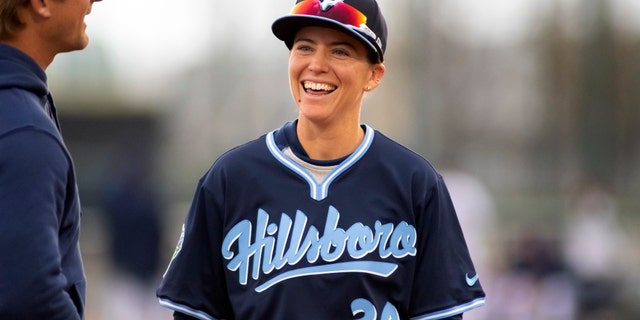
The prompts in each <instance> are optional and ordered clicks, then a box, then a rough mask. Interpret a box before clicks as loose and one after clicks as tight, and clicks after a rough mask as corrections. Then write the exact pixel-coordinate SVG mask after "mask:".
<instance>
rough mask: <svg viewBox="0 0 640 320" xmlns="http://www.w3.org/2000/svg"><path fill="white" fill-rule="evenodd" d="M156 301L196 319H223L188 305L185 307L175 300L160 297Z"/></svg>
mask: <svg viewBox="0 0 640 320" xmlns="http://www.w3.org/2000/svg"><path fill="white" fill-rule="evenodd" d="M158 301H159V302H160V305H161V306H163V307H165V308H168V309H171V310H173V311H177V312H180V313H184V314H186V315H189V316H192V317H194V318H196V319H200V320H223V319H217V318H214V317H212V316H210V315H208V314H207V313H206V312H203V311H200V310H195V309H192V308H189V307H187V306H185V305H182V304H179V303H175V302H173V301H171V300H167V299H162V298H160V299H158Z"/></svg>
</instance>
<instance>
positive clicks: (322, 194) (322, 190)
mask: <svg viewBox="0 0 640 320" xmlns="http://www.w3.org/2000/svg"><path fill="white" fill-rule="evenodd" d="M364 127H365V134H364V139H362V142H361V143H360V145H359V146H358V148H357V149H356V150H355V151H354V152H353V153H352V154H351V155H350V156H349V157H347V159H345V160H344V161H343V162H342V163H340V164H339V165H337V166H336V167H335V168H334V169H333V170H332V171H331V172H330V173H329V174H328V175H327V177H325V178H324V180H322V183H317V182H316V180H315V178H314V177H313V175H312V174H311V173H310V172H309V170H308V169H306V168H304V167H302V166H301V165H299V164H298V163H296V162H295V161H293V160H292V159H291V158H289V157H288V156H287V155H285V154H284V153H283V152H282V150H280V149H279V148H278V146H277V145H276V142H275V139H274V132H275V131H272V132H269V134H267V138H266V141H267V149H269V152H271V154H272V155H273V157H274V158H276V160H278V161H279V162H280V163H282V164H283V165H284V166H285V167H287V168H289V169H291V171H293V172H295V173H296V174H298V175H299V176H301V177H302V178H303V179H304V180H305V181H306V182H307V184H308V185H309V189H310V192H309V193H310V196H311V198H312V199H314V200H318V201H320V200H323V199H324V198H326V197H327V196H328V195H329V186H330V185H331V183H332V182H333V180H335V179H336V178H337V177H338V176H339V175H340V174H341V173H343V172H344V171H346V170H347V169H349V168H350V167H351V166H353V165H354V164H355V163H356V162H358V160H360V158H362V156H363V155H364V154H365V153H366V152H367V150H369V147H370V146H371V143H372V142H373V137H374V135H375V132H374V130H373V129H372V128H371V127H369V126H368V125H366V124H365V125H364Z"/></svg>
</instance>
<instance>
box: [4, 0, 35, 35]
mask: <svg viewBox="0 0 640 320" xmlns="http://www.w3.org/2000/svg"><path fill="white" fill-rule="evenodd" d="M28 4H29V0H1V1H0V40H4V39H8V38H11V37H12V36H13V35H15V33H16V32H17V31H18V30H20V29H21V28H22V27H24V22H22V21H20V17H18V9H19V8H20V7H24V6H27V5H28Z"/></svg>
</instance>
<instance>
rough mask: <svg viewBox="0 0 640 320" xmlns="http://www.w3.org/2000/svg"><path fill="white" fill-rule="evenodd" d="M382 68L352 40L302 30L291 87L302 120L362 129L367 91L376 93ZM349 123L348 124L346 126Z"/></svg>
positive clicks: (316, 29)
mask: <svg viewBox="0 0 640 320" xmlns="http://www.w3.org/2000/svg"><path fill="white" fill-rule="evenodd" d="M383 74H384V66H383V65H382V64H375V65H372V64H370V63H369V61H368V59H367V49H366V48H365V46H364V45H363V44H362V43H360V41H358V40H356V39H355V38H353V37H352V36H349V35H347V34H345V33H342V32H340V31H337V30H333V29H329V28H322V27H305V28H302V29H300V31H298V33H297V34H296V37H295V39H294V42H293V46H292V48H291V54H290V56H289V84H290V86H291V93H292V95H293V99H294V100H295V101H296V103H297V105H298V109H299V112H300V120H301V121H304V120H309V121H311V122H314V123H318V124H325V125H328V124H334V123H347V122H348V121H350V120H352V121H356V124H358V125H359V121H360V120H359V117H360V104H361V102H362V97H363V95H364V92H365V91H369V90H372V89H374V88H375V87H376V86H377V85H378V83H379V81H380V79H381V78H382V75H383ZM344 121H347V122H344Z"/></svg>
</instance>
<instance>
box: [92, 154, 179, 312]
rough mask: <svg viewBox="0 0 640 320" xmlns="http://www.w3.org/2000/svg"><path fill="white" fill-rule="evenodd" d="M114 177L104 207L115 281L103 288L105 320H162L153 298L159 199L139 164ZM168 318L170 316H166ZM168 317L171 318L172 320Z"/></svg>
mask: <svg viewBox="0 0 640 320" xmlns="http://www.w3.org/2000/svg"><path fill="white" fill-rule="evenodd" d="M126 160H127V161H118V162H116V163H119V164H124V165H121V166H119V167H117V169H116V170H114V171H113V172H110V173H109V174H111V176H110V180H107V181H109V185H108V186H107V192H106V197H105V199H104V200H105V201H104V205H103V209H104V213H105V220H106V222H107V231H108V232H107V234H108V240H109V249H110V250H109V253H110V258H111V259H110V260H111V263H112V267H113V275H112V276H111V277H110V278H109V279H108V281H107V286H106V288H105V297H104V301H105V305H104V306H103V307H104V312H103V313H104V318H105V319H119V320H126V319H131V320H134V319H135V320H139V319H158V318H159V315H160V314H161V313H159V312H164V310H162V308H160V307H159V306H158V303H157V300H156V298H155V285H156V283H157V280H158V277H157V276H158V272H159V266H160V265H159V262H160V261H159V259H160V245H161V215H160V212H159V211H160V206H159V201H158V198H157V195H156V193H155V190H154V188H153V184H152V183H151V181H150V180H149V178H148V175H147V174H146V172H147V171H148V168H146V167H145V166H144V165H142V164H140V162H141V161H139V160H132V159H126ZM164 314H166V312H165V313H164ZM169 316H170V315H167V316H166V317H167V318H168V317H169Z"/></svg>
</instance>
